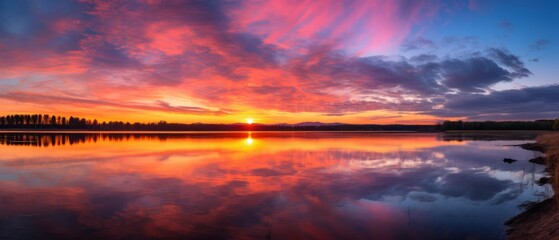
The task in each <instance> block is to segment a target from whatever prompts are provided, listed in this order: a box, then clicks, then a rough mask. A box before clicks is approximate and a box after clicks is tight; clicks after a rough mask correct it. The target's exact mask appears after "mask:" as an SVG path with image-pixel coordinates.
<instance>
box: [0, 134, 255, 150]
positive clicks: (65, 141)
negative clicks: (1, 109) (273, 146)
mask: <svg viewBox="0 0 559 240" xmlns="http://www.w3.org/2000/svg"><path fill="white" fill-rule="evenodd" d="M208 137H210V138H244V137H246V133H242V132H235V133H227V134H225V133H221V134H212V133H207V134H204V133H199V134H152V133H145V134H141V133H0V144H2V145H10V146H34V147H48V146H64V145H74V144H83V143H95V142H97V141H101V140H103V141H113V142H116V141H130V140H159V141H165V140H168V139H187V138H208Z"/></svg>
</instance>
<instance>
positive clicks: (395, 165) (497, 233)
mask: <svg viewBox="0 0 559 240" xmlns="http://www.w3.org/2000/svg"><path fill="white" fill-rule="evenodd" d="M0 139H2V143H3V145H0V151H1V152H2V153H4V154H3V155H2V157H0V202H1V203H2V204H0V238H6V237H9V238H17V239H36V238H60V239H99V238H106V239H148V238H179V239H180V238H185V237H188V238H189V239H207V238H211V239H231V238H237V239H263V238H264V237H265V236H266V234H267V232H268V226H271V232H272V234H271V236H272V238H273V239H340V238H342V239H371V238H375V239H433V238H452V239H455V238H458V239H460V238H481V239H495V238H497V239H498V238H502V237H503V232H504V226H503V225H502V224H503V222H504V220H506V219H507V218H508V217H511V216H513V215H515V214H516V213H517V212H518V211H519V209H518V207H517V206H518V205H519V204H521V203H523V202H525V201H532V200H537V199H538V198H542V196H544V195H549V194H550V189H549V188H547V187H542V186H538V185H536V184H534V182H535V180H536V179H539V177H540V175H541V171H542V170H543V169H542V168H541V167H539V166H535V165H533V164H530V163H528V162H527V161H518V162H515V163H513V164H506V163H503V162H502V159H503V158H504V157H514V158H515V159H526V160H527V159H531V158H533V157H534V154H535V153H532V152H529V151H525V150H522V149H519V148H515V147H511V146H508V145H512V144H518V143H523V142H526V141H517V140H503V138H500V139H499V140H496V141H490V142H488V141H469V140H463V141H443V140H444V139H445V137H444V136H441V135H439V134H378V133H273V132H269V133H263V132H253V133H245V132H238V133H219V134H215V133H189V134H183V133H175V134H119V133H95V134H86V133H80V134H56V133H49V134H44V133H32V134H16V133H4V134H2V135H0ZM47 144H48V145H47ZM45 146H50V147H48V148H47V147H45ZM52 146H56V147H52Z"/></svg>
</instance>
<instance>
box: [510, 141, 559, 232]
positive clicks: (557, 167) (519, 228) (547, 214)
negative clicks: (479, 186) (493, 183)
mask: <svg viewBox="0 0 559 240" xmlns="http://www.w3.org/2000/svg"><path fill="white" fill-rule="evenodd" d="M536 140H537V141H536V144H530V145H527V147H528V148H531V149H533V150H538V151H541V152H544V153H545V165H546V167H547V170H548V172H549V175H550V181H549V182H550V183H551V185H552V187H553V191H554V192H555V195H554V196H553V197H552V198H550V199H547V200H544V201H542V202H539V203H536V204H534V205H532V206H531V207H529V208H528V209H526V211H524V212H522V213H521V214H519V215H517V216H516V217H514V218H512V219H510V220H508V221H507V222H506V225H507V226H509V227H510V229H509V231H508V238H509V239H557V238H559V195H558V193H559V133H548V134H543V135H540V136H538V137H537V139H536Z"/></svg>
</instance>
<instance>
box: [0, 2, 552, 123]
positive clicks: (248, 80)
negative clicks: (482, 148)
mask: <svg viewBox="0 0 559 240" xmlns="http://www.w3.org/2000/svg"><path fill="white" fill-rule="evenodd" d="M558 10H559V1H556V0H551V1H543V0H542V1H539V0H535V1H528V0H526V1H504V0H503V1H482V0H479V1H475V0H471V1H458V0H457V1H420V0H418V1H414V0H392V1H380V0H368V1H366V0H363V1H358V0H355V1H349V0H348V1H342V0H308V1H305V0H271V1H264V0H246V1H236V0H224V1H213V0H207V1H206V0H185V1H173V0H136V1H133V0H123V1H120V0H119V1H95V0H81V1H59V0H49V1H43V0H36V1H31V0H30V1H23V0H2V1H0V115H6V114H13V113H42V114H45V113H46V114H56V115H63V116H70V115H74V116H80V117H86V118H97V119H99V120H123V121H130V122H137V121H138V122H151V121H159V120H166V121H168V122H183V123H191V122H206V123H234V122H245V121H246V119H248V118H250V119H254V122H257V123H283V122H286V123H296V122H304V121H321V122H345V123H405V124H410V123H434V122H437V121H440V120H443V119H465V120H531V119H542V118H557V117H559V79H558V76H559V65H558V63H559V44H558V43H559V28H558V25H559V14H558V13H557V11H558Z"/></svg>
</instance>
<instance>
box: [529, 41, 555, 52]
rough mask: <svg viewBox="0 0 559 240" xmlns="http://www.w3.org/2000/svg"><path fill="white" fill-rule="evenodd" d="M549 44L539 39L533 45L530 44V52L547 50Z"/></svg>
mask: <svg viewBox="0 0 559 240" xmlns="http://www.w3.org/2000/svg"><path fill="white" fill-rule="evenodd" d="M550 43H551V41H549V40H547V39H539V40H537V41H535V42H534V43H532V44H530V50H532V51H540V50H544V49H545V48H547V46H549V44H550Z"/></svg>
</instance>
